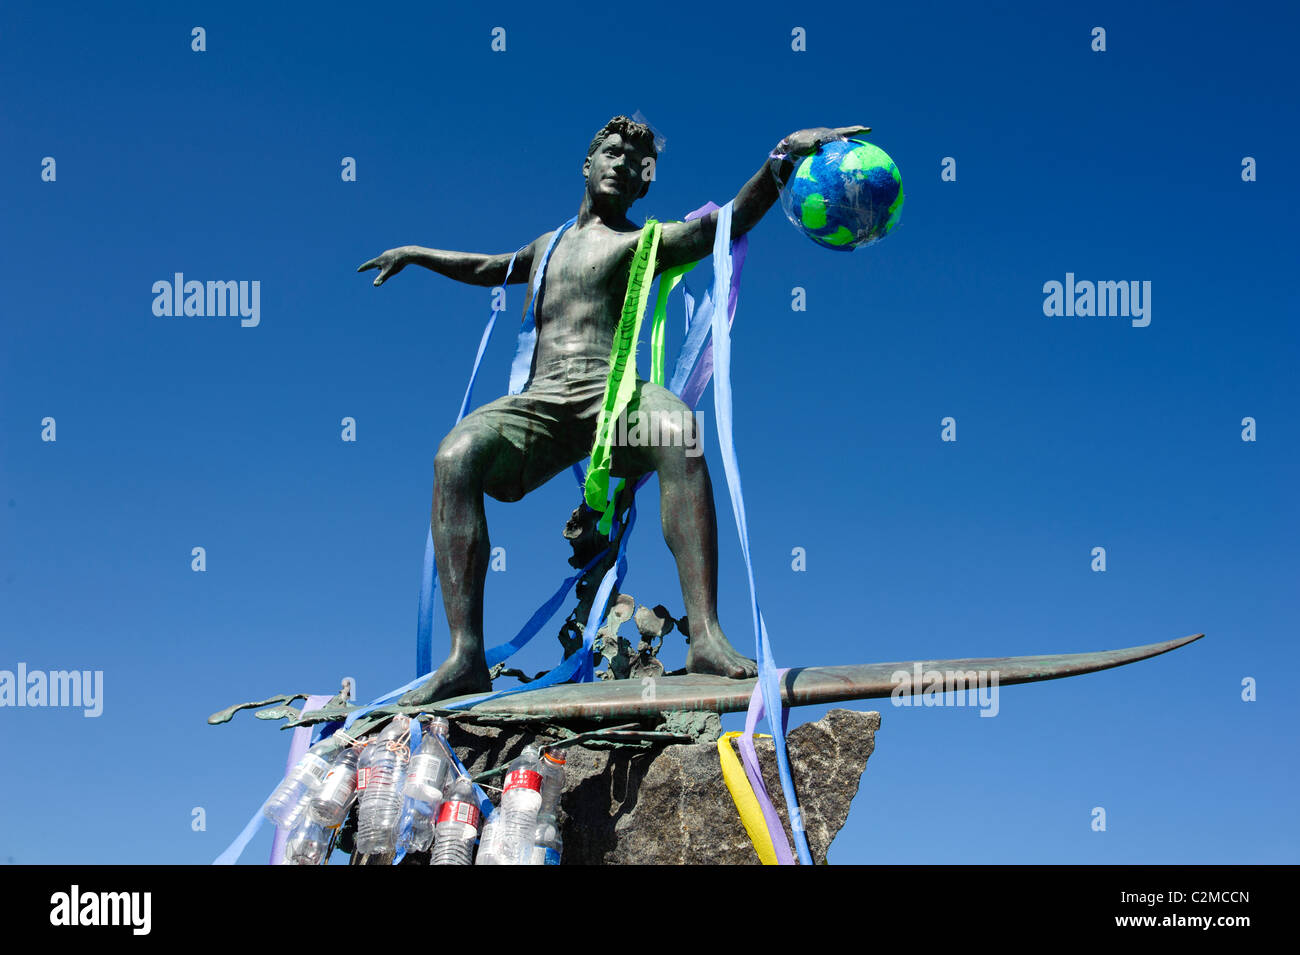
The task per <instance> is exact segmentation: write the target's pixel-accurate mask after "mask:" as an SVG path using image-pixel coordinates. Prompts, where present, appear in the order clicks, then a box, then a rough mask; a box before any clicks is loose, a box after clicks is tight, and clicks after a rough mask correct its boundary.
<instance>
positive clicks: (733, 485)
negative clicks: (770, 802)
mask: <svg viewBox="0 0 1300 955" xmlns="http://www.w3.org/2000/svg"><path fill="white" fill-rule="evenodd" d="M733 202H734V200H733ZM733 202H728V203H727V204H726V205H725V206H723V207H722V209H721V210H719V212H718V223H717V233H716V235H715V236H714V241H713V303H714V306H715V307H714V309H713V363H714V364H713V369H714V375H713V409H714V416H715V418H716V419H717V428H718V444H719V445H720V446H721V448H722V464H723V467H724V469H725V470H726V473H727V489H728V491H730V494H731V510H732V513H733V514H734V515H735V518H736V530H737V531H738V533H739V534H740V549H741V553H742V554H744V557H745V573H746V574H747V575H748V577H749V597H750V605H751V607H752V610H753V617H754V643H755V645H756V648H757V656H758V679H759V685H760V686H761V687H762V689H763V705H764V707H765V708H766V710H767V712H766V714H765V718H766V720H767V725H768V728H769V729H770V730H771V733H772V741H773V743H774V744H775V747H776V764H777V771H778V774H779V775H780V777H781V790H782V792H783V793H784V794H785V803H786V808H787V810H788V811H789V816H790V829H791V831H792V832H793V833H794V840H795V848H796V850H797V852H798V855H799V861H800V862H801V863H802V864H804V865H812V853H811V852H810V851H809V849H808V840H807V837H806V836H805V835H804V828H803V815H802V813H801V811H800V809H799V802H798V800H797V798H796V796H795V791H794V781H793V779H792V778H791V776H790V760H789V757H788V756H787V754H786V747H785V733H784V732H783V731H782V729H783V720H784V715H785V706H784V704H783V703H782V700H781V687H780V682H779V679H778V677H777V673H776V661H775V660H773V658H772V647H771V644H770V643H769V642H768V637H767V624H766V622H765V621H764V620H763V616H762V613H761V612H760V611H759V608H758V591H757V589H756V588H755V586H754V566H753V563H752V562H751V561H750V556H749V528H748V526H747V524H746V521H745V495H744V491H743V490H742V488H741V484H740V462H739V461H738V460H737V457H736V446H735V438H734V435H733V433H732V402H731V329H730V325H729V323H728V321H727V310H726V309H725V308H719V307H717V303H720V302H727V301H728V300H729V299H730V296H731V264H732V263H731V213H732V205H733ZM701 307H703V306H701Z"/></svg>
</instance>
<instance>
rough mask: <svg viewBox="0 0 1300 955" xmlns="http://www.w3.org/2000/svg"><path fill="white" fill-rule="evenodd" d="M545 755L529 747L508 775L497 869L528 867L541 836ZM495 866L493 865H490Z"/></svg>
mask: <svg viewBox="0 0 1300 955" xmlns="http://www.w3.org/2000/svg"><path fill="white" fill-rule="evenodd" d="M541 768H542V767H541V753H540V752H539V750H538V749H537V747H536V746H528V747H526V748H525V749H524V751H523V752H522V753H521V754H520V755H519V758H518V759H516V760H515V761H514V762H513V763H511V764H510V771H509V772H508V773H506V784H505V788H504V790H503V791H502V793H501V808H500V809H499V810H498V812H500V814H501V823H500V826H501V834H500V836H498V837H497V838H498V840H499V841H498V842H497V845H496V852H495V853H494V856H495V859H496V864H497V865H527V864H528V860H529V858H530V857H531V856H532V852H533V836H535V835H536V833H537V810H538V809H540V808H541V806H542V773H541ZM489 864H491V863H489Z"/></svg>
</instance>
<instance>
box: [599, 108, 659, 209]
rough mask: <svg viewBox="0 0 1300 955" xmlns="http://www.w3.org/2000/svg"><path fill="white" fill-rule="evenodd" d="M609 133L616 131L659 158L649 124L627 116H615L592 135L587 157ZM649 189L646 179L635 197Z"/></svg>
mask: <svg viewBox="0 0 1300 955" xmlns="http://www.w3.org/2000/svg"><path fill="white" fill-rule="evenodd" d="M611 133H618V134H619V135H620V136H622V137H623V139H624V140H625V141H627V142H630V143H632V145H634V146H636V147H637V148H638V149H640V150H642V151H643V152H644V153H646V154H647V155H648V156H650V158H651V159H655V160H657V159H658V158H659V150H658V149H656V148H655V134H654V131H653V130H652V129H651V128H650V127H649V126H646V125H645V124H644V123H638V122H637V121H636V120H634V119H632V118H630V117H628V116H615V117H614V118H613V119H611V120H610V121H609V122H608V123H606V124H605V125H604V126H602V127H601V128H600V131H599V132H597V133H596V135H595V136H594V137H592V140H591V145H590V146H588V147H587V158H588V159H590V158H591V157H592V156H593V155H595V153H596V150H597V149H599V148H600V144H601V143H603V142H604V141H605V137H606V136H608V135H610V134H611ZM649 191H650V181H649V180H646V181H645V183H644V185H642V187H641V192H640V194H639V195H638V196H637V198H638V199H640V198H643V197H644V196H645V194H646V193H647V192H649Z"/></svg>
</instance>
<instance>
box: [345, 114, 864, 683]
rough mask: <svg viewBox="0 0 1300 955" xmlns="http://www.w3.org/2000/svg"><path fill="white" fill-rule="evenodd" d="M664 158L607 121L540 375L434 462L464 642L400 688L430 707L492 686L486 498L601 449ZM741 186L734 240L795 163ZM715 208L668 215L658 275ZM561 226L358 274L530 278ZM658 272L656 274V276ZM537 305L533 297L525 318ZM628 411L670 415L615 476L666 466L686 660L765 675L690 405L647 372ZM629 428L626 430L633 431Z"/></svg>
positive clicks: (806, 141) (787, 151)
mask: <svg viewBox="0 0 1300 955" xmlns="http://www.w3.org/2000/svg"><path fill="white" fill-rule="evenodd" d="M864 132H869V128H868V127H865V126H848V127H843V128H840V129H828V128H824V127H819V128H814V129H805V130H800V131H799V132H796V133H792V134H791V135H790V136H788V137H786V138H785V139H784V140H783V141H782V142H781V144H780V145H779V146H778V148H777V150H776V153H777V154H783V155H784V156H787V157H792V156H804V155H808V154H811V153H813V152H815V151H816V150H817V149H818V148H819V147H820V146H821V145H822V144H824V143H827V142H830V141H832V140H836V139H840V138H842V137H845V136H852V135H855V134H860V133H864ZM656 158H657V150H656V148H655V142H654V134H653V132H652V130H651V129H650V128H649V127H647V126H645V125H642V124H640V123H637V122H634V121H632V120H631V119H629V118H628V117H626V116H616V117H614V118H613V119H611V120H610V121H609V122H608V123H606V124H605V125H604V127H602V128H601V130H600V131H599V132H598V133H596V135H595V137H594V138H593V139H592V141H591V145H590V146H589V147H588V148H587V159H586V162H585V163H584V165H583V167H582V173H583V176H584V177H585V179H586V189H585V191H584V193H583V196H582V203H581V205H580V206H579V209H578V214H577V219H576V221H575V222H574V224H573V225H572V227H570V228H568V229H567V230H564V231H563V233H562V235H561V236H560V237H559V241H558V242H557V243H556V244H555V245H554V247H553V250H552V253H551V255H550V258H549V261H547V262H546V264H545V269H544V272H543V275H542V284H541V286H540V290H539V291H538V292H537V296H536V298H537V301H536V303H535V306H534V309H533V313H534V321H535V324H536V331H537V340H536V349H535V351H534V353H533V361H532V367H531V369H530V376H529V380H528V385H527V387H526V388H525V389H524V390H523V391H522V392H520V393H519V394H514V395H506V396H505V397H502V398H498V399H497V400H495V401H492V402H489V403H488V404H486V405H483V406H482V407H480V408H478V409H477V410H475V411H473V412H472V413H470V414H468V415H466V416H465V417H464V418H463V419H462V420H461V421H460V422H459V423H458V424H457V425H456V427H454V428H453V429H452V430H451V432H450V433H449V434H448V435H447V436H446V437H445V438H444V439H443V440H442V442H441V444H439V446H438V453H437V456H436V458H435V460H434V491H433V513H432V517H431V530H432V535H433V543H434V553H435V557H436V561H437V569H438V577H439V579H440V581H441V584H442V588H443V604H444V607H445V609H446V612H447V623H448V625H449V630H450V634H451V653H450V655H449V656H448V657H447V659H446V661H445V662H443V664H442V665H441V666H439V667H438V669H437V670H436V671H435V672H434V673H433V675H432V676H431V677H430V678H429V679H428V680H427V681H426V682H425V683H424V684H423V685H421V686H420V687H418V688H417V689H415V690H412V691H411V692H409V693H408V694H406V696H404V697H402V699H401V703H403V704H406V705H422V704H427V703H431V702H434V701H436V700H442V699H446V698H449V697H453V696H457V695H460V694H468V693H476V692H484V691H489V690H491V688H492V684H491V680H490V679H489V676H488V667H487V664H486V661H485V659H484V652H483V594H484V586H485V583H486V579H487V570H488V563H489V559H490V553H491V546H490V544H489V540H488V528H487V519H486V517H485V514H484V500H483V495H484V494H490V495H492V497H494V498H495V499H497V500H499V501H517V500H519V499H520V498H522V497H524V496H525V495H526V494H528V493H529V492H530V491H532V490H534V489H535V488H538V487H540V486H541V485H543V484H545V483H546V482H547V481H549V480H550V479H551V478H552V477H554V476H555V475H557V474H559V473H560V472H561V471H563V470H565V469H566V468H569V467H571V466H572V465H574V464H576V463H577V462H579V461H581V460H582V459H583V458H585V457H586V456H587V455H588V454H589V453H590V451H591V448H592V440H593V436H594V434H595V431H596V425H597V420H598V418H599V415H600V411H601V407H602V404H603V401H604V397H605V387H606V381H607V379H608V377H609V373H610V355H611V349H612V346H613V338H614V332H615V329H616V328H617V327H618V324H619V319H620V315H621V312H622V309H623V303H624V297H625V292H626V290H627V284H628V275H629V269H630V268H631V263H632V257H633V253H634V251H635V249H636V248H637V244H638V241H639V240H640V238H641V232H642V227H641V226H638V225H636V224H635V223H634V222H632V221H631V220H630V219H629V218H628V215H627V213H628V210H629V209H630V208H631V206H632V204H633V203H634V202H636V200H637V199H640V198H642V197H643V196H645V194H646V192H647V191H648V190H649V188H650V179H651V174H650V170H651V169H652V168H653V163H654V161H655V159H656ZM772 162H773V163H779V165H778V166H776V167H774V170H773V171H775V172H776V177H774V176H773V175H772V173H771V172H770V171H769V168H768V163H767V162H764V164H763V166H762V167H760V168H759V170H758V171H757V172H756V173H754V175H753V176H752V177H751V178H750V180H749V181H748V182H747V183H746V184H745V185H744V186H743V187H742V188H741V190H740V191H739V192H738V193H737V194H736V197H735V200H734V205H733V211H732V226H731V238H732V239H733V240H734V239H736V238H738V237H739V236H742V235H744V234H745V233H746V232H748V231H749V230H750V229H752V228H753V227H754V226H755V225H757V224H758V221H759V220H760V219H761V218H762V217H763V215H764V214H765V213H766V212H767V211H768V209H770V208H771V207H772V205H773V204H775V203H776V202H777V200H778V198H779V191H778V185H777V182H776V178H777V177H779V178H780V179H781V181H782V182H784V181H785V178H786V177H788V176H789V174H790V171H791V169H792V168H793V165H794V163H793V161H791V160H790V159H789V158H786V159H782V160H772ZM717 215H718V214H717V212H713V213H711V214H708V215H705V216H703V217H701V218H698V219H693V220H691V221H688V222H664V223H663V224H662V229H661V234H660V239H659V249H658V259H657V262H656V264H655V274H658V273H659V272H662V271H664V270H665V269H668V268H671V267H673V266H677V265H682V264H685V263H688V262H694V261H696V260H699V259H702V258H704V257H705V256H707V255H709V254H710V252H711V251H712V249H713V242H714V233H715V231H716V225H717ZM554 235H555V233H554V232H548V233H546V234H545V235H541V236H539V237H538V238H536V239H534V240H533V241H532V242H531V243H530V244H528V245H527V246H525V247H524V248H523V249H521V250H520V251H519V252H518V253H517V254H516V256H515V259H514V268H513V270H510V271H509V274H507V270H508V269H509V268H510V260H511V256H510V254H509V253H506V254H497V255H488V254H480V253H472V252H449V251H444V250H441V249H426V248H422V247H419V246H402V247H400V248H395V249H389V250H388V251H387V252H384V253H383V254H381V255H378V256H376V257H375V258H373V259H371V260H370V261H368V262H366V263H365V264H363V265H362V266H360V268H358V270H357V271H359V272H360V271H365V270H367V269H378V270H379V274H378V275H377V276H376V277H375V281H374V284H375V285H376V286H379V285H383V284H384V282H386V281H387V280H388V279H390V278H391V277H392V276H394V275H396V274H397V273H398V272H400V271H401V270H402V269H403V268H405V267H406V266H408V265H420V266H423V267H424V268H427V269H430V270H432V271H434V272H438V273H439V274H441V275H445V276H447V277H448V278H452V279H455V280H456V281H459V282H465V283H467V284H470V285H481V286H486V287H495V286H501V285H506V284H520V283H524V282H528V283H529V287H530V288H532V287H534V275H535V273H536V271H537V269H538V268H539V267H541V266H542V262H543V258H544V255H543V253H544V250H545V249H546V248H547V247H548V246H549V244H550V242H551V240H552V237H553V236H554ZM647 281H648V279H647ZM526 313H527V305H526V306H525V314H526ZM628 411H629V414H631V413H639V414H640V415H642V416H643V417H644V416H650V417H652V418H654V419H656V420H655V421H654V422H653V423H652V424H651V427H650V429H649V431H650V433H651V434H658V440H657V441H652V442H646V443H637V444H634V443H632V442H631V441H627V440H624V441H623V442H621V443H618V442H616V443H615V445H614V447H613V449H612V451H613V453H612V462H611V467H610V473H611V474H612V475H613V476H615V477H623V478H626V479H627V480H628V483H629V484H633V483H634V482H635V480H636V479H637V478H638V477H640V476H641V475H644V474H646V473H648V472H651V471H654V472H657V473H658V475H659V510H660V514H661V516H662V523H663V534H664V540H665V542H666V543H667V544H668V549H669V550H670V551H671V552H672V554H673V557H674V559H675V560H676V562H677V574H678V577H679V579H680V582H681V587H682V599H683V602H684V603H685V606H686V617H687V619H688V620H689V621H690V646H689V650H688V652H687V656H686V669H687V671H688V672H691V673H708V674H715V675H720V676H725V677H731V678H735V679H741V678H745V677H753V676H755V675H756V672H757V667H756V665H755V663H754V661H753V660H751V659H749V658H748V657H746V656H744V655H742V654H741V653H740V652H738V651H737V650H736V649H735V648H734V647H733V646H732V645H731V643H730V641H728V640H727V637H726V636H725V634H724V633H723V631H722V627H721V625H720V624H719V623H718V612H717V591H718V530H717V516H716V514H715V511H714V506H713V487H712V484H711V483H710V480H709V469H708V466H707V464H706V463H705V461H704V457H703V455H701V454H698V453H694V452H693V451H692V449H696V451H697V450H698V442H697V440H696V437H697V436H696V435H695V434H694V433H693V432H694V420H695V419H694V414H693V411H692V409H690V408H688V407H687V406H686V404H685V403H684V402H683V401H682V400H681V399H680V398H678V397H677V395H675V394H673V393H672V392H671V391H669V390H668V389H666V388H664V387H661V386H659V385H656V384H653V383H651V382H647V381H644V380H640V379H638V380H637V382H636V387H635V392H634V396H633V398H632V400H631V402H630V403H629V405H628ZM624 437H625V438H626V434H624Z"/></svg>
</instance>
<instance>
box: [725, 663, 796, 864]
mask: <svg viewBox="0 0 1300 955" xmlns="http://www.w3.org/2000/svg"><path fill="white" fill-rule="evenodd" d="M788 672H790V671H789V668H788V667H787V668H785V669H781V670H777V671H776V678H777V679H778V680H780V679H781V678H782V677H783V676H785V675H786V674H787V673H788ZM763 712H764V707H763V686H762V684H761V683H759V682H757V681H755V683H754V693H753V695H752V696H750V698H749V711H748V712H747V713H746V714H745V732H744V733H743V734H741V735H740V736H739V737H737V739H736V742H737V744H738V745H739V747H740V761H741V762H742V763H743V764H744V766H745V775H746V776H748V777H749V785H750V788H751V789H753V790H754V797H755V798H756V799H757V800H758V805H759V808H761V809H762V810H763V819H764V821H766V822H767V831H768V833H769V834H770V835H771V837H772V848H773V849H775V850H776V861H777V864H778V865H794V854H793V853H792V852H791V851H790V840H789V839H788V838H787V837H786V834H785V826H783V825H781V818H780V817H779V816H778V815H777V814H776V807H775V806H773V805H772V799H771V797H770V796H768V794H767V786H766V785H765V784H764V782H763V774H762V773H761V772H760V771H759V768H758V754H757V753H755V752H754V727H756V726H758V721H759V720H761V719H762V718H763ZM786 712H787V713H788V712H789V711H788V710H787V711H786ZM781 729H782V731H784V730H785V727H784V726H782V727H781Z"/></svg>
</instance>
